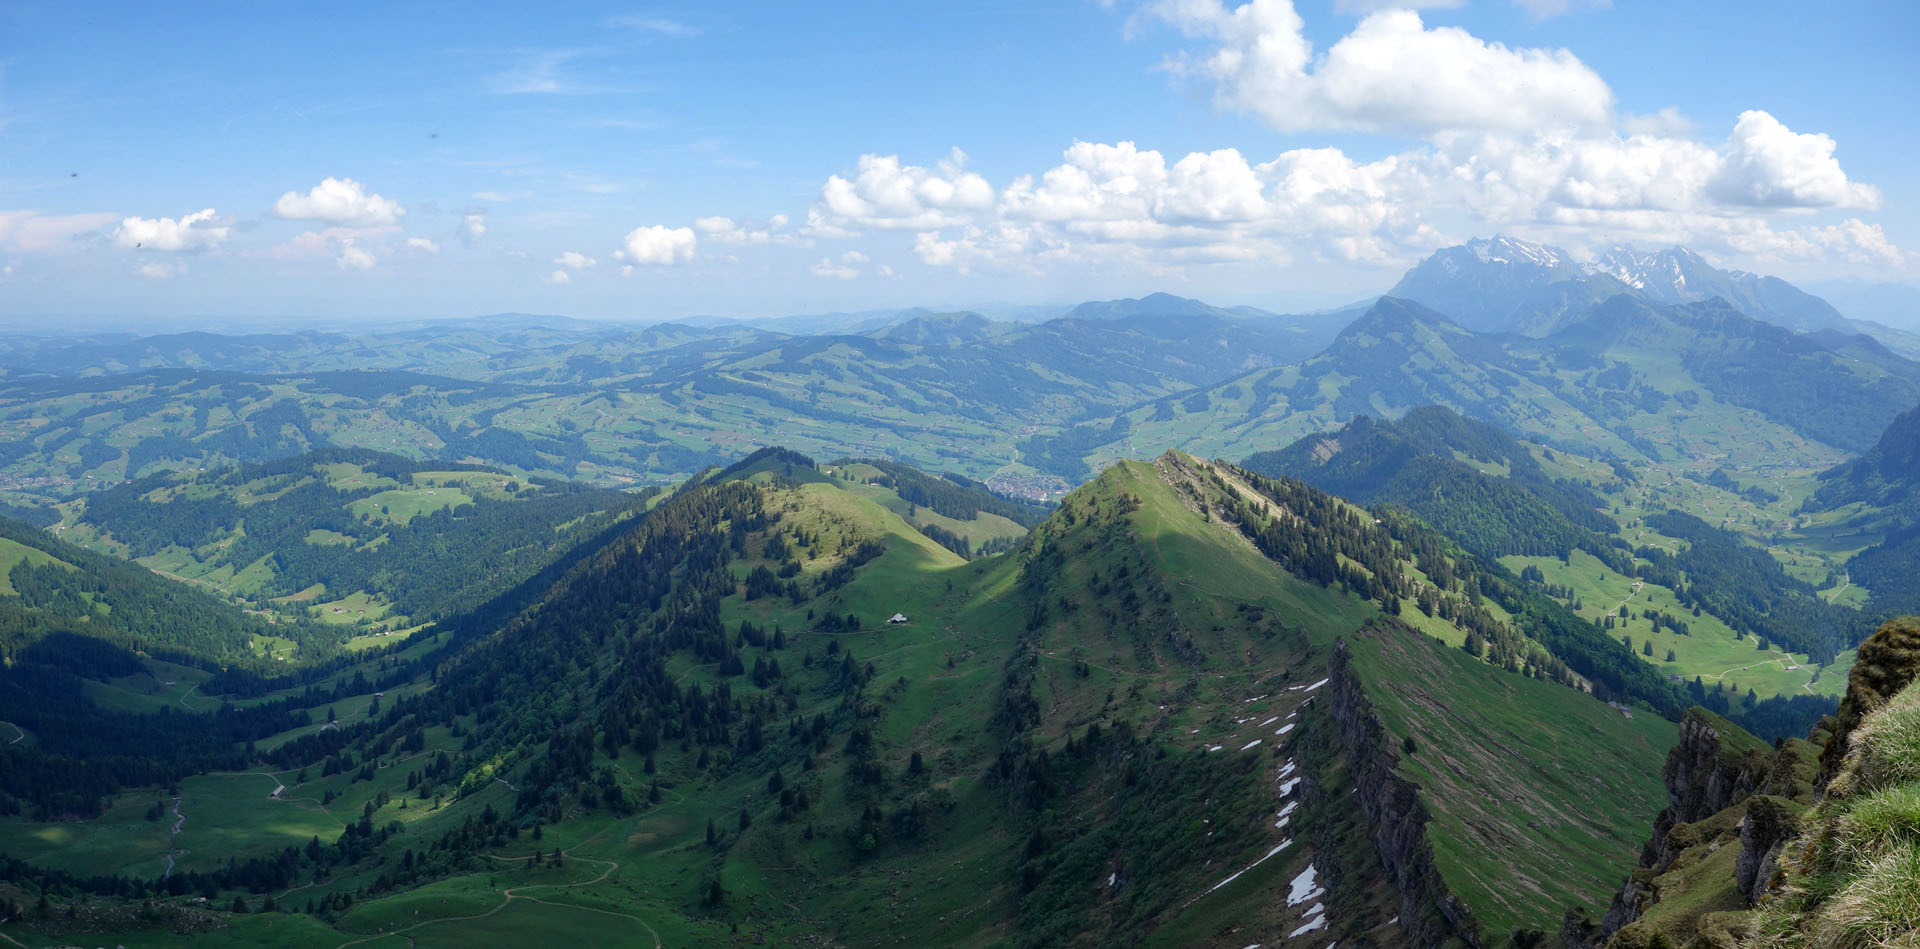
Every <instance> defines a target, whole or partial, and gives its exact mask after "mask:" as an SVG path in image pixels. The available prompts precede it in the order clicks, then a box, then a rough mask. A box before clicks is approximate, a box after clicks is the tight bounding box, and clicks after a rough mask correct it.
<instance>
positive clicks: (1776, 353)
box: [1030, 296, 1920, 470]
mask: <svg viewBox="0 0 1920 949" xmlns="http://www.w3.org/2000/svg"><path fill="white" fill-rule="evenodd" d="M1916 400H1920V364H1916V363H1914V362H1912V361H1910V360H1907V359H1905V358H1903V357H1900V356H1897V355H1895V354H1893V353H1891V352H1888V351H1887V350H1886V349H1885V348H1884V347H1880V346H1879V345H1877V344H1875V343H1873V342H1872V341H1871V340H1866V339H1863V338H1861V337H1840V338H1838V339H1834V338H1830V337H1820V336H1809V335H1800V334H1795V333H1792V332H1790V331H1788V330H1785V329H1782V328H1780V327H1777V326H1773V325H1771V324H1768V323H1763V322H1760V321H1758V320H1754V319H1752V318H1750V317H1747V316H1745V315H1743V314H1741V313H1739V312H1738V311H1736V310H1734V309H1733V308H1732V307H1730V306H1728V305H1726V304H1725V303H1722V302H1717V301H1710V302H1707V303H1695V304H1685V305H1677V306H1656V305H1651V304H1647V303H1643V302H1640V301H1638V300H1635V299H1632V298H1630V297H1626V296H1616V297H1614V298H1612V299H1610V300H1608V301H1606V302H1605V303H1604V304H1602V305H1600V306H1598V307H1595V308H1594V309H1592V310H1591V311H1589V312H1588V313H1587V315H1586V316H1585V317H1584V318H1583V319H1581V320H1579V321H1577V322H1575V323H1572V324H1570V325H1568V326H1566V327H1564V328H1562V329H1560V330H1558V331H1557V332H1555V333H1554V334H1553V335H1552V336H1549V337H1546V338H1544V339H1538V340H1534V339H1529V338H1526V337H1520V336H1512V335H1491V334H1482V333H1475V332H1473V331H1470V330H1468V329H1466V328H1464V327H1462V326H1460V325H1459V324H1457V323H1455V322H1453V321H1452V320H1449V319H1447V318H1446V317H1445V316H1442V315H1441V314H1439V313H1437V312H1435V311H1433V310H1431V309H1428V308H1426V307H1423V306H1421V305H1419V304H1417V303H1413V302H1410V301H1405V300H1399V299H1395V298H1393V297H1386V298H1383V299H1381V300H1380V301H1379V302H1377V303H1375V304H1374V305H1373V307H1372V308H1371V309H1369V310H1368V311H1367V312H1366V314H1364V315H1363V316H1361V317H1360V318H1359V319H1357V320H1355V321H1354V322H1353V323H1352V324H1350V325H1349V326H1348V327H1347V328H1346V329H1345V330H1344V331H1342V332H1341V334H1340V335H1339V337H1337V338H1336V339H1335V340H1334V342H1333V343H1332V345H1330V346H1329V347H1328V348H1327V349H1326V350H1325V351H1324V352H1322V353H1320V354H1319V355H1317V356H1314V357H1312V358H1310V359H1308V360H1306V361H1305V362H1302V363H1299V364H1297V365H1293V366H1286V367H1280V368H1274V369H1262V370H1255V371H1253V372H1250V373H1247V374H1245V375H1242V376H1240V377H1238V378H1235V379H1232V380H1230V381H1227V382H1222V383H1218V384H1215V385H1213V386H1209V387H1206V388H1202V389H1199V390H1196V391H1192V392H1189V393H1187V394H1184V395H1176V396H1170V397H1165V398H1162V399H1159V400H1156V401H1155V402H1153V403H1151V404H1148V405H1145V406H1141V407H1136V408H1133V409H1131V410H1129V411H1127V412H1125V413H1121V414H1119V415H1117V416H1114V417H1112V418H1111V419H1096V420H1094V421H1091V422H1086V423H1082V424H1081V425H1080V426H1078V427H1077V428H1075V429H1072V430H1069V431H1067V432H1065V433H1063V434H1062V435H1060V436H1058V437H1056V438H1053V439H1051V440H1042V441H1036V442H1034V443H1033V448H1032V450H1031V452H1030V455H1031V457H1033V458H1035V459H1036V460H1037V462H1044V463H1045V464H1050V465H1053V466H1054V468H1055V470H1061V469H1064V468H1068V467H1070V466H1071V465H1073V464H1074V463H1076V460H1079V459H1084V460H1083V461H1078V463H1080V464H1099V463H1102V462H1103V461H1105V460H1107V459H1111V458H1115V457H1121V456H1125V455H1130V454H1140V453H1143V452H1147V451H1151V450H1158V449H1164V448H1168V447H1180V448H1184V449H1186V450H1190V451H1198V452H1205V453H1210V454H1220V453H1226V452H1234V453H1242V454H1243V453H1245V452H1246V451H1247V450H1248V449H1249V448H1252V447H1256V446H1273V447H1279V446H1281V445H1285V444H1288V443H1291V442H1293V441H1294V440H1296V439H1298V438H1300V437H1302V436H1304V435H1307V434H1310V433H1313V432H1316V431H1324V430H1327V429H1330V428H1333V427H1335V426H1338V425H1341V424H1344V423H1345V422H1347V421H1349V420H1351V419H1353V418H1356V417H1359V416H1361V415H1375V416H1385V417H1389V418H1392V417H1398V416H1399V415H1402V414H1404V413H1406V412H1407V411H1410V410H1411V409H1413V408H1416V407H1419V406H1422V405H1430V404H1431V405H1443V406H1448V407H1450V408H1453V409H1455V410H1456V411H1459V412H1461V413H1462V414H1465V415H1467V416H1469V417H1473V418H1478V419H1482V420H1486V421H1490V422H1494V423H1496V424H1498V425H1500V426H1501V427H1503V428H1506V429H1508V430H1510V431H1514V432H1518V433H1522V434H1525V435H1526V436H1528V437H1529V438H1532V439H1534V440H1536V441H1541V442H1544V443H1546V444H1549V445H1554V446H1558V447H1563V448H1569V449H1573V450H1578V451H1581V452H1582V453H1585V454H1589V455H1598V456H1601V457H1609V456H1611V457H1618V458H1634V457H1641V458H1652V459H1656V460H1677V459H1684V458H1693V457H1698V456H1702V455H1718V456H1722V457H1724V458H1726V459H1729V460H1731V461H1734V462H1737V463H1743V464H1752V463H1758V462H1760V461H1763V460H1764V461H1768V462H1770V463H1781V462H1783V461H1790V460H1791V459H1795V458H1798V459H1800V460H1801V462H1802V463H1803V464H1819V463H1821V461H1822V459H1825V460H1826V463H1829V464H1830V463H1832V462H1833V461H1837V460H1838V459H1839V458H1840V457H1842V455H1843V453H1847V452H1852V451H1859V450H1863V449H1864V448H1866V447H1867V446H1869V445H1871V444H1872V442H1873V440H1874V438H1876V437H1877V436H1878V433H1879V431H1880V430H1881V429H1882V428H1883V427H1884V426H1885V425H1886V424H1887V423H1888V422H1889V421H1891V420H1892V418H1893V417H1894V416H1895V415H1896V414H1898V413H1899V412H1900V411H1901V410H1903V409H1905V408H1907V407H1908V406H1909V405H1910V404H1912V403H1913V402H1914V401H1916Z"/></svg>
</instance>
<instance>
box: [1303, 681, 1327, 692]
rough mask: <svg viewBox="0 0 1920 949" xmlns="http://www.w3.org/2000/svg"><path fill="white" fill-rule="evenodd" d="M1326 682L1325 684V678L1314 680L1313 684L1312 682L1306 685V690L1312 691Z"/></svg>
mask: <svg viewBox="0 0 1920 949" xmlns="http://www.w3.org/2000/svg"><path fill="white" fill-rule="evenodd" d="M1326 684H1327V680H1325V679H1321V680H1320V681H1318V682H1315V683H1314V684H1312V685H1310V686H1307V691H1308V692H1312V691H1313V690H1314V689H1317V688H1319V687H1321V686H1323V685H1326Z"/></svg>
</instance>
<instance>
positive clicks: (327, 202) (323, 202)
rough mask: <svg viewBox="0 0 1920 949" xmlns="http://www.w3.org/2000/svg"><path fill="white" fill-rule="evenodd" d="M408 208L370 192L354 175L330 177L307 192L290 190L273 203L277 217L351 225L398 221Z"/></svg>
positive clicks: (369, 225)
mask: <svg viewBox="0 0 1920 949" xmlns="http://www.w3.org/2000/svg"><path fill="white" fill-rule="evenodd" d="M406 213H407V209H406V208H403V207H401V206H400V203H399V202H397V201H393V200H391V199H388V198H384V197H381V196H380V195H377V194H368V193H367V190H366V188H365V187H364V186H363V185H361V184H360V182H358V181H355V180H353V179H352V178H327V179H325V180H323V181H321V182H320V183H319V184H317V185H314V186H313V189H312V190H310V191H308V192H307V193H306V194H301V193H300V192H298V191H289V192H287V193H286V194H283V195H281V196H280V200H278V201H275V202H274V203H273V215H274V217H279V218H286V219H288V220H296V221H325V222H327V223H329V224H341V225H346V226H349V227H376V226H381V225H389V224H398V223H399V222H400V218H401V217H403V216H405V215H406Z"/></svg>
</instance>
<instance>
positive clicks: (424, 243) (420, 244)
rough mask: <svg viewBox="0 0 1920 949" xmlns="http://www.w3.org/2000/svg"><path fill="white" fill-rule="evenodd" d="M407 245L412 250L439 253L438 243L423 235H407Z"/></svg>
mask: <svg viewBox="0 0 1920 949" xmlns="http://www.w3.org/2000/svg"><path fill="white" fill-rule="evenodd" d="M407 246H408V247H411V248H413V249H414V250H420V251H426V252H427V253H429V254H437V253H440V245H439V244H436V243H434V242H433V241H431V240H429V239H427V238H425V237H409V238H407Z"/></svg>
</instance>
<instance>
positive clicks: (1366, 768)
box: [1327, 642, 1486, 949]
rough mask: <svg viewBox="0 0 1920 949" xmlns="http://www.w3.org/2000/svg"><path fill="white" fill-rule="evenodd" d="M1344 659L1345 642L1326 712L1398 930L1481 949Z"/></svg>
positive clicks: (1422, 813) (1413, 793) (1426, 943)
mask: <svg viewBox="0 0 1920 949" xmlns="http://www.w3.org/2000/svg"><path fill="white" fill-rule="evenodd" d="M1350 660H1351V653H1350V652H1349V651H1348V649H1347V646H1346V644H1345V643H1344V642H1342V643H1340V644H1338V645H1336V646H1335V648H1334V653H1333V659H1332V661H1331V662H1330V663H1329V668H1328V673H1327V676H1328V683H1327V700H1328V709H1329V711H1330V712H1331V713H1332V716H1333V719H1334V721H1335V722H1336V724H1337V725H1338V727H1339V731H1340V738H1341V742H1342V743H1343V744H1344V746H1345V748H1346V751H1347V755H1348V758H1349V761H1350V762H1351V770H1352V773H1353V780H1354V785H1355V789H1356V793H1357V795H1358V797H1359V802H1360V809H1361V812H1362V813H1363V814H1365V815H1366V818H1367V823H1368V824H1369V825H1370V826H1371V827H1372V828H1373V843H1374V846H1375V848H1376V849H1377V850H1378V851H1379V854H1380V861H1381V863H1382V864H1383V865H1384V866H1385V867H1386V869H1387V873H1388V875H1389V876H1390V877H1391V878H1392V882H1393V886H1394V889H1395V890H1397V891H1398V892H1399V894H1400V928H1401V929H1402V930H1403V931H1404V932H1405V933H1406V935H1407V938H1408V941H1409V943H1410V944H1411V945H1415V946H1421V947H1439V946H1444V945H1458V944H1465V945H1467V946H1472V947H1474V949H1480V947H1483V946H1485V945H1486V941H1485V939H1484V938H1483V937H1482V935H1481V933H1480V926H1479V923H1478V922H1477V921H1476V920H1475V919H1474V918H1473V915H1472V914H1471V913H1470V912H1469V911H1468V909H1467V907H1466V905H1465V904H1464V903H1462V902H1460V900H1459V898H1458V897H1456V896H1454V894H1453V893H1451V892H1450V891H1448V889H1447V886H1446V882H1445V881H1444V880H1442V879H1441V878H1440V870H1439V867H1438V866H1437V865H1436V864H1435V863H1434V858H1433V844H1432V843H1431V842H1430V841H1428V839H1427V833H1426V829H1427V823H1428V821H1429V820H1430V819H1431V815H1430V814H1429V813H1428V811H1427V808H1426V805H1424V804H1422V803H1421V802H1420V794H1419V789H1418V788H1417V787H1415V786H1414V785H1413V784H1412V783H1410V782H1408V781H1406V780H1405V779H1403V778H1401V777H1400V776H1399V775H1398V774H1395V773H1394V769H1395V767H1396V765H1397V764H1398V762H1399V752H1398V751H1397V750H1396V749H1395V748H1394V747H1393V745H1392V743H1391V742H1390V741H1388V740H1387V736H1386V732H1385V730H1384V729H1383V728H1382V727H1381V726H1380V720H1379V718H1378V717H1377V716H1376V715H1375V713H1374V709H1373V705H1372V703H1371V702H1370V701H1369V700H1368V699H1367V695H1366V692H1365V691H1364V690H1363V689H1362V687H1361V685H1360V678H1359V676H1357V675H1355V674H1354V673H1353V671H1352V669H1351V668H1350V667H1349V662H1350ZM1333 790H1335V791H1336V793H1337V789H1333Z"/></svg>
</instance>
